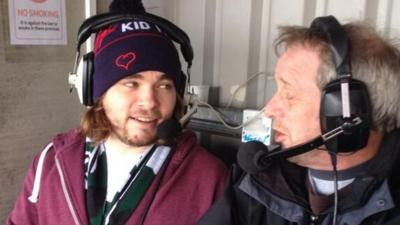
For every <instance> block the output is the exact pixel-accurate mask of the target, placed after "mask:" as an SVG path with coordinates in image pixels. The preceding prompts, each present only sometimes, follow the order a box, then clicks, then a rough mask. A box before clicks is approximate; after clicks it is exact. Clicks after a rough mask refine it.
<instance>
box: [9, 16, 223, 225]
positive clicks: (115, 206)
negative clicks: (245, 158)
mask: <svg viewBox="0 0 400 225" xmlns="http://www.w3.org/2000/svg"><path fill="white" fill-rule="evenodd" d="M93 60H94V73H93V97H94V105H93V106H92V107H90V108H89V109H88V111H87V112H86V114H85V115H84V117H83V119H82V126H81V127H80V128H79V129H74V130H71V131H68V132H67V133H64V134H60V135H57V136H55V137H54V138H53V140H52V141H51V143H50V144H49V145H48V146H47V147H46V148H45V150H44V151H43V152H42V153H41V154H39V155H38V156H37V157H35V159H34V161H33V164H32V166H31V168H30V169H29V172H28V175H27V177H26V179H25V183H24V188H23V191H22V193H21V194H20V196H19V197H18V200H17V202H16V204H15V207H14V209H13V210H12V212H11V214H10V215H9V217H8V219H7V223H6V224H7V225H17V224H18V225H29V224H31V225H33V224H35V225H55V224H57V225H71V224H77V225H78V224H82V225H83V224H88V225H100V224H110V225H111V224H129V225H130V224H132V225H133V224H135V225H136V224H137V225H139V224H148V225H157V224H160V225H168V224H170V225H179V224H180V225H190V224H195V223H196V222H197V221H198V219H199V218H200V217H201V216H202V215H203V214H204V213H205V211H206V210H207V209H208V208H209V207H210V206H211V204H212V203H213V202H214V200H215V199H216V198H217V197H218V196H219V195H220V194H221V193H222V191H223V186H224V181H225V176H226V174H227V170H226V168H225V166H224V164H223V163H222V162H221V161H219V160H217V159H216V158H214V157H213V156H212V155H211V154H209V153H208V152H207V151H206V150H204V149H203V148H202V147H200V146H199V145H198V144H197V142H196V137H195V135H194V133H193V132H184V133H181V134H178V135H176V136H174V137H173V138H172V140H162V139H160V138H159V137H158V135H157V128H158V127H159V125H160V124H161V123H163V122H165V121H167V120H169V119H171V118H175V119H179V118H180V117H181V116H182V96H180V95H179V94H178V92H177V90H178V89H181V88H182V85H184V80H183V78H184V76H183V75H182V73H181V64H180V62H179V57H178V53H177V50H176V48H175V46H174V45H173V43H172V41H171V40H170V38H169V36H168V35H166V34H165V33H164V32H163V30H162V29H161V28H160V26H157V24H155V23H153V22H150V21H145V20H135V21H123V22H118V23H115V24H112V25H111V26H108V27H107V28H105V29H103V30H101V31H100V32H99V33H97V36H96V41H95V49H94V59H93Z"/></svg>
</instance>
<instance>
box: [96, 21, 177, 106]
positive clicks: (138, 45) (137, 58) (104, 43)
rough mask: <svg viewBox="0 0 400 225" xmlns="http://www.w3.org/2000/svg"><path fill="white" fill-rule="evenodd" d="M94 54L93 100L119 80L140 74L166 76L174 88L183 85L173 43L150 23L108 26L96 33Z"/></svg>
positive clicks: (158, 28)
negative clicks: (152, 73) (153, 73)
mask: <svg viewBox="0 0 400 225" xmlns="http://www.w3.org/2000/svg"><path fill="white" fill-rule="evenodd" d="M94 54H95V56H94V73H93V97H94V101H97V99H98V98H99V97H100V96H101V95H102V94H104V93H105V92H106V91H107V89H108V88H110V87H111V86H112V85H114V84H115V83H116V82H118V81H119V80H121V79H123V78H125V77H127V76H130V75H134V74H136V73H140V72H143V71H149V70H153V71H159V72H162V73H164V74H166V75H168V76H169V77H170V78H171V79H172V80H173V81H174V84H175V87H176V88H177V89H179V88H180V86H181V85H182V84H181V83H183V78H182V73H181V63H180V61H179V55H178V52H177V50H176V48H175V46H174V44H173V43H172V41H171V39H170V38H169V37H168V35H167V34H165V33H164V32H163V31H162V30H161V28H160V27H159V26H157V25H156V24H154V23H152V22H148V21H141V20H132V21H126V22H120V23H116V24H113V25H111V26H109V27H108V28H107V29H105V30H102V31H100V32H99V33H97V35H96V40H95V45H94Z"/></svg>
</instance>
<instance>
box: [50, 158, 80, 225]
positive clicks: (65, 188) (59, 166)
mask: <svg viewBox="0 0 400 225" xmlns="http://www.w3.org/2000/svg"><path fill="white" fill-rule="evenodd" d="M55 160H56V166H57V171H58V174H59V175H60V180H61V187H62V190H63V193H64V197H65V200H66V201H67V205H68V209H69V211H70V213H71V215H72V218H73V219H74V222H75V224H76V225H81V223H80V222H79V219H78V215H77V213H76V210H75V208H74V206H73V205H72V201H71V196H70V195H69V193H68V190H67V185H66V183H65V179H64V174H63V172H62V169H61V164H60V162H59V160H58V158H57V156H56V157H55Z"/></svg>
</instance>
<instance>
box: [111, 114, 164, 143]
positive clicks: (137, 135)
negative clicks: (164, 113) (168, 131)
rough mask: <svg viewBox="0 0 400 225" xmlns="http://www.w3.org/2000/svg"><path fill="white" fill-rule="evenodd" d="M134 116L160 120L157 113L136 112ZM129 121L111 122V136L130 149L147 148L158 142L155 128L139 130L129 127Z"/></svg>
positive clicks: (159, 115)
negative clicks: (130, 147)
mask: <svg viewBox="0 0 400 225" xmlns="http://www.w3.org/2000/svg"><path fill="white" fill-rule="evenodd" d="M133 114H134V115H136V116H144V117H152V118H160V117H161V113H160V112H158V111H151V112H149V111H144V110H138V111H136V112H135V113H133ZM129 120H131V119H127V121H126V122H125V123H117V122H116V123H114V124H113V122H112V121H110V122H111V124H112V131H111V134H112V135H113V136H114V137H116V138H117V139H118V140H119V141H121V142H122V143H124V144H126V145H129V146H132V147H142V146H148V145H150V144H153V143H155V142H156V141H157V140H158V135H157V132H156V130H157V129H156V128H157V126H158V125H157V126H156V127H155V128H152V127H149V128H139V127H129Z"/></svg>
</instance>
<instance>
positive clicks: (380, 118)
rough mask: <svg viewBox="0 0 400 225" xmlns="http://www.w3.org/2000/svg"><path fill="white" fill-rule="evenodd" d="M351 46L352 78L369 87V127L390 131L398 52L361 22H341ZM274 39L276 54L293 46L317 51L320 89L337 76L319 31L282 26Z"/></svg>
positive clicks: (399, 72) (399, 75)
mask: <svg viewBox="0 0 400 225" xmlns="http://www.w3.org/2000/svg"><path fill="white" fill-rule="evenodd" d="M343 27H344V29H345V30H346V32H347V34H348V36H349V39H350V46H351V53H350V54H351V55H350V57H351V67H352V75H353V78H354V79H358V80H361V81H363V82H364V83H365V84H366V85H367V88H368V92H369V95H370V100H371V105H372V128H373V129H374V130H377V131H380V132H390V131H392V130H393V129H396V128H399V127H400V51H399V48H398V46H396V45H395V44H393V42H392V41H390V40H386V39H384V38H383V37H381V36H380V35H379V34H378V33H377V32H376V31H374V30H373V29H372V28H370V27H369V26H368V25H366V24H364V23H359V22H358V23H349V24H345V25H343ZM280 31H281V34H280V36H279V37H278V39H277V40H276V42H275V50H276V52H277V53H278V54H279V52H280V50H282V49H281V47H283V50H285V49H287V48H289V47H290V46H294V45H301V46H303V47H306V48H311V49H316V50H317V51H318V52H319V53H320V57H321V61H322V63H321V66H320V68H319V74H318V76H317V81H316V82H317V84H318V86H319V87H320V89H321V90H322V89H323V87H324V86H325V85H326V84H327V83H329V82H330V81H332V80H334V79H336V71H335V66H334V65H333V62H332V55H331V51H330V49H329V44H328V42H327V40H326V38H325V37H324V36H322V35H321V34H316V33H311V32H310V31H309V29H307V28H305V27H298V26H284V27H281V28H280Z"/></svg>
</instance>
